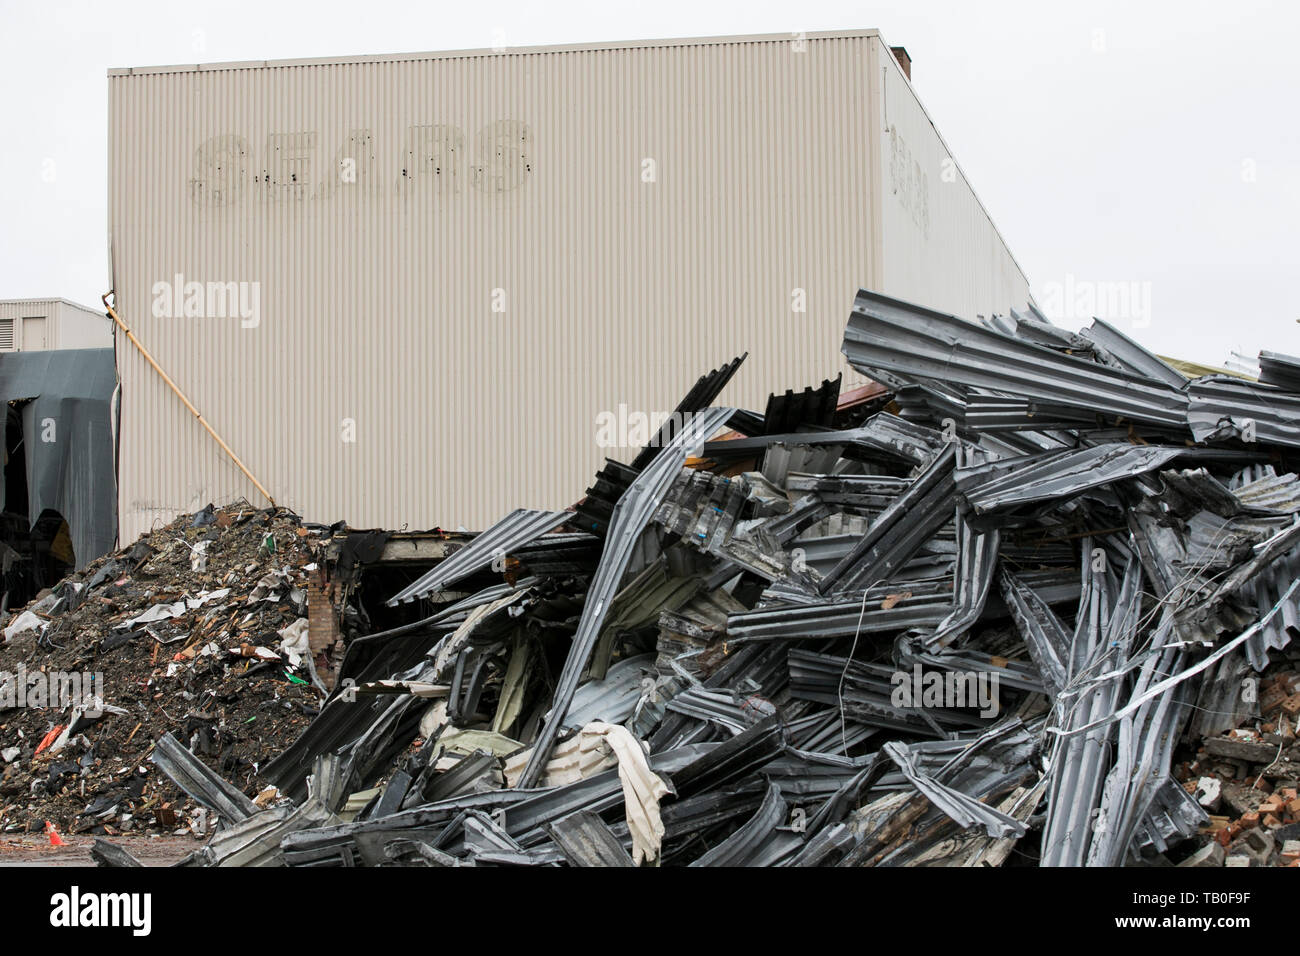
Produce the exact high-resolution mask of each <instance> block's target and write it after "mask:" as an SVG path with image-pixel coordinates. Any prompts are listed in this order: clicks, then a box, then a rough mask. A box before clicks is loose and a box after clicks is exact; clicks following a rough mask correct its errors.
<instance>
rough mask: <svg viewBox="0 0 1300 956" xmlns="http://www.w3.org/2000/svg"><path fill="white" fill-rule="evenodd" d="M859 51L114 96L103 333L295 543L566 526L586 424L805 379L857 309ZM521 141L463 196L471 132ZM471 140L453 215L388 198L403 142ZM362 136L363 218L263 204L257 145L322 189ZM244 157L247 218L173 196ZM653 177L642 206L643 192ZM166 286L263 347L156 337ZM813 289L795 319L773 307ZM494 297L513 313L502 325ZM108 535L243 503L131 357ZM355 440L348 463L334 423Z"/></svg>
mask: <svg viewBox="0 0 1300 956" xmlns="http://www.w3.org/2000/svg"><path fill="white" fill-rule="evenodd" d="M873 42H875V41H874V39H873V37H872V36H871V35H870V34H863V35H857V36H845V37H828V38H813V37H810V38H809V39H808V41H807V51H806V52H804V53H795V52H794V51H793V50H792V48H791V45H790V43H789V40H788V38H767V39H760V40H753V41H744V42H734V41H718V42H699V43H689V44H679V45H657V46H656V45H646V46H636V45H630V46H620V47H618V48H611V49H583V50H577V51H553V52H539V51H533V50H526V49H519V50H509V51H507V52H504V53H500V54H492V53H486V52H485V53H478V54H467V55H447V56H438V57H422V58H421V57H417V58H410V59H386V60H367V61H359V62H352V63H346V64H343V63H316V64H309V65H292V66H290V65H273V66H263V67H256V68H251V69H250V68H239V69H229V68H227V69H223V68H221V67H220V66H215V67H204V68H202V69H201V70H197V71H194V70H190V71H181V72H137V73H120V72H115V73H114V74H112V75H111V76H110V79H109V87H110V140H109V143H110V147H109V148H110V163H109V165H110V195H109V207H110V224H111V235H112V239H113V249H114V259H115V269H116V275H115V277H114V281H115V284H116V289H117V296H118V298H117V302H118V306H119V308H118V312H119V314H120V315H121V316H122V318H123V319H124V320H125V321H126V322H127V323H128V325H130V326H131V327H133V328H134V329H135V331H136V332H137V334H138V335H139V336H140V338H141V339H142V341H143V342H144V343H145V345H146V346H147V347H148V348H150V349H151V350H152V351H153V352H154V354H155V357H156V358H157V359H158V361H159V363H160V364H161V365H162V366H163V367H164V368H165V369H167V370H168V372H169V373H170V374H171V375H172V376H173V377H174V378H175V380H176V381H177V382H178V384H180V386H181V387H182V388H183V389H185V390H186V391H187V392H188V393H189V395H190V397H191V399H192V400H193V401H194V403H195V405H196V406H197V407H198V408H199V409H200V411H201V412H202V413H203V414H204V416H205V417H206V418H207V419H208V420H209V421H210V422H211V423H212V424H213V426H214V427H215V428H216V429H217V431H218V432H220V433H221V434H222V435H223V436H224V437H225V438H226V440H227V441H228V442H229V443H230V444H231V446H232V447H233V448H234V449H235V450H236V452H237V453H238V454H239V455H240V456H241V457H242V458H243V459H244V461H245V462H246V463H247V464H248V465H249V467H250V468H251V470H252V471H253V472H254V474H256V475H257V476H258V477H259V479H261V481H262V482H263V483H264V484H266V485H267V487H268V488H269V489H270V490H271V491H272V493H273V494H275V495H276V496H277V500H278V501H280V502H281V503H283V504H285V505H288V506H290V507H293V508H294V509H295V510H298V511H299V512H301V513H303V514H304V515H306V516H308V517H309V518H311V519H312V520H320V521H333V520H335V519H338V518H346V519H347V520H348V521H350V522H351V523H353V524H354V525H356V526H386V527H397V526H402V525H407V526H410V527H416V528H418V527H430V526H433V525H442V526H444V527H448V528H452V527H456V526H457V525H464V526H466V527H468V528H471V529H480V528H484V527H486V526H487V525H489V524H490V523H491V522H492V521H494V520H495V519H496V518H498V517H500V516H501V515H502V514H505V513H506V512H507V511H509V510H510V509H511V508H515V507H540V508H554V507H563V506H566V505H568V504H570V503H572V502H573V501H574V500H576V499H577V498H578V497H580V496H581V495H582V492H583V489H585V488H586V487H587V485H588V484H589V482H590V480H591V477H592V475H593V474H594V472H595V471H596V470H597V469H598V468H599V466H600V464H601V462H602V459H603V458H604V457H605V454H606V453H607V452H608V453H609V454H610V455H611V457H617V458H620V459H622V460H625V461H626V460H629V459H630V458H631V456H632V455H633V454H634V453H635V451H636V449H635V448H622V449H616V450H606V449H602V448H600V447H598V445H597V442H596V416H597V414H598V413H600V412H617V410H618V407H619V405H620V403H622V404H625V405H627V407H628V408H629V409H631V410H644V411H647V412H650V411H656V410H658V411H665V412H666V411H668V410H670V409H671V408H672V407H673V405H674V404H675V403H676V402H677V400H678V399H679V398H680V396H681V395H682V394H683V393H684V392H685V391H686V389H688V388H689V387H690V385H691V384H692V383H693V382H694V381H695V379H696V378H697V377H698V376H699V375H700V374H701V373H703V372H704V371H706V370H707V369H709V368H713V367H716V366H717V365H719V364H721V363H722V362H724V361H726V360H728V359H730V358H731V357H732V356H733V355H736V354H739V353H740V352H743V351H746V350H748V351H749V352H750V358H749V361H748V362H747V363H746V366H745V367H744V368H743V369H742V371H741V374H740V375H738V376H737V378H736V380H735V381H734V382H733V383H732V384H731V386H730V389H729V391H728V392H727V393H726V394H725V395H724V396H723V398H724V399H725V400H726V401H727V403H728V404H740V405H746V406H750V407H758V408H761V407H762V404H763V401H764V399H765V397H766V395H767V393H768V391H770V390H773V389H782V390H783V389H785V388H787V387H790V386H801V385H803V384H813V385H815V384H816V383H817V382H819V381H820V380H821V379H823V378H826V377H833V376H834V375H836V374H837V373H839V372H840V371H841V370H845V369H846V367H845V366H844V364H843V362H842V358H841V356H840V354H839V340H840V335H841V333H842V330H843V326H844V321H845V318H846V317H847V315H848V313H849V310H850V308H851V305H852V299H853V295H854V292H855V290H856V289H857V288H858V287H859V286H861V285H864V284H865V285H871V284H872V282H873V280H874V278H875V277H874V276H873V275H871V274H870V273H871V268H870V263H871V248H870V246H871V244H872V241H871V240H872V236H873V235H875V234H876V233H877V231H878V229H879V228H880V227H879V225H878V224H877V223H876V222H874V221H873V217H872V207H873V205H874V204H873V203H872V201H871V197H872V195H873V190H872V188H871V183H872V176H871V164H872V162H873V161H875V159H874V157H875V156H876V153H875V150H876V148H877V145H876V144H877V139H878V138H877V137H874V136H873V129H872V126H873V122H872V116H873V115H874V104H873V103H872V97H871V95H870V91H871V89H872V88H873V84H872V83H871V77H870V70H869V69H868V67H867V63H868V61H869V58H870V57H871V56H873V54H872V52H871V44H872V43H873ZM512 119H513V120H519V121H523V122H526V123H527V124H528V126H529V127H530V129H531V132H532V136H533V141H532V144H531V150H532V171H531V173H529V174H528V177H527V180H526V181H525V182H524V183H523V184H522V186H520V188H518V189H515V190H513V191H509V192H504V193H494V194H484V193H481V192H479V191H477V190H475V189H474V188H473V187H472V186H471V185H470V184H469V182H467V181H466V180H468V178H469V175H468V173H469V170H468V167H469V165H470V164H472V163H474V162H477V161H478V160H477V157H476V156H475V155H474V154H475V152H476V149H477V143H476V136H477V134H478V131H479V130H480V129H481V128H482V127H483V126H484V125H485V124H486V123H489V122H491V121H494V120H512ZM436 123H442V124H453V125H455V126H457V127H459V128H460V129H461V130H463V131H464V134H465V150H466V151H467V152H468V153H469V154H470V155H469V157H468V158H467V161H466V162H465V164H464V168H463V171H462V175H461V180H462V181H461V183H460V186H459V192H449V193H445V194H442V195H431V196H424V197H413V196H407V195H403V194H402V193H401V192H400V188H399V181H400V175H399V171H400V170H401V169H402V168H403V165H404V163H405V159H404V156H403V146H404V144H405V135H406V128H407V127H408V126H411V125H416V124H436ZM358 128H367V129H369V130H371V131H372V133H373V143H374V154H375V165H376V170H377V172H378V174H379V177H380V183H379V187H378V188H377V190H376V191H375V192H374V193H364V192H362V191H361V190H360V189H359V187H357V186H353V187H347V189H348V190H349V191H343V190H342V189H341V190H340V191H339V192H337V193H335V194H333V195H329V196H326V195H323V194H322V195H318V196H317V197H316V198H310V199H305V200H302V201H298V202H289V201H286V202H279V201H273V200H268V199H265V198H261V197H260V196H259V193H260V192H261V186H262V184H261V183H254V182H253V181H252V180H253V177H254V176H255V175H256V176H259V177H260V175H261V174H262V171H263V170H264V169H266V168H267V167H268V159H267V153H268V150H267V138H268V136H269V135H270V134H273V133H302V132H310V133H315V134H316V147H315V152H314V155H313V161H314V173H313V179H314V181H315V182H316V186H314V187H313V190H316V191H319V190H318V186H319V183H320V181H321V178H322V176H323V173H324V170H325V168H326V166H327V165H332V164H333V160H334V157H335V152H336V150H337V149H338V148H339V147H340V145H341V144H342V143H343V142H344V141H345V138H346V137H347V135H348V133H349V131H351V130H353V129H358ZM225 134H238V135H241V136H243V137H245V139H246V140H247V147H248V158H247V161H248V175H247V181H246V182H245V185H244V190H245V192H244V198H243V199H242V200H241V201H240V202H238V203H236V204H234V205H233V206H229V207H216V208H214V207H203V206H198V205H196V204H195V203H194V202H192V201H191V199H190V198H189V195H188V182H189V180H190V179H191V178H193V177H194V169H193V167H194V157H195V151H196V149H197V148H198V147H199V145H200V144H201V143H203V142H204V141H205V140H207V139H209V138H210V137H214V136H218V135H225ZM644 157H653V158H654V159H655V160H656V161H657V163H658V182H656V183H654V184H643V183H642V182H641V179H640V163H641V160H642V159H643V158H644ZM177 272H180V273H182V274H184V275H185V276H186V277H187V278H188V279H196V280H200V281H208V280H213V281H236V282H238V281H249V282H258V283H260V299H261V301H260V306H261V324H260V326H259V327H258V328H255V329H243V328H241V327H240V325H239V322H238V320H229V319H176V318H170V319H169V318H155V317H154V316H153V315H152V313H151V311H150V306H151V302H152V293H151V289H152V287H153V284H154V283H155V282H156V281H158V280H160V279H169V278H170V277H171V276H172V275H174V274H175V273H177ZM795 287H800V288H804V289H806V290H807V300H808V312H807V314H805V315H798V314H793V313H792V312H791V309H790V302H791V298H790V295H791V290H792V289H793V288H795ZM494 288H502V289H505V290H506V294H507V297H508V298H507V308H508V311H507V312H506V313H505V314H504V315H499V314H494V313H493V312H492V311H491V295H492V290H493V289H494ZM118 354H119V364H120V368H121V376H122V380H123V398H122V437H121V443H122V447H121V479H122V480H121V492H120V504H121V515H120V519H121V527H122V539H123V540H126V541H129V540H131V539H132V538H133V537H135V536H136V535H137V534H139V533H140V532H142V531H144V530H147V529H148V528H149V527H150V526H151V525H153V524H156V523H158V522H161V521H165V520H168V519H169V518H170V517H171V516H172V515H173V514H174V513H175V512H177V511H181V510H191V509H194V508H198V507H202V506H203V505H204V504H206V503H207V502H208V501H210V500H215V501H221V500H225V499H228V498H231V497H234V496H241V495H242V496H247V497H248V498H249V499H250V500H253V499H255V491H254V489H253V488H252V487H251V486H250V485H249V484H248V483H247V482H246V481H245V480H244V479H243V476H242V475H240V474H239V473H238V471H237V470H236V469H235V467H234V466H233V464H231V463H230V462H229V461H228V460H227V459H225V458H224V456H222V455H221V453H220V451H219V450H218V449H217V447H216V445H215V443H213V442H212V441H211V439H209V438H208V437H207V435H206V434H205V433H204V432H203V431H202V429H201V428H200V427H199V426H198V424H197V423H196V422H193V421H191V420H190V417H191V416H189V414H188V413H187V412H186V411H185V410H184V408H183V407H182V406H181V404H180V402H179V401H177V400H176V398H175V397H174V396H173V395H171V394H170V392H169V391H168V390H167V389H166V388H165V386H163V384H162V383H161V381H160V380H159V379H158V377H157V375H156V374H155V373H154V372H153V371H152V370H151V369H150V368H148V366H147V364H146V363H145V362H144V361H143V359H141V358H140V356H139V355H138V354H137V353H136V352H135V350H134V349H133V348H132V347H131V346H129V344H126V345H123V346H122V347H121V348H119V350H118ZM343 418H352V419H355V421H356V428H357V431H356V442H355V443H354V444H345V443H343V442H342V441H340V420H341V419H343Z"/></svg>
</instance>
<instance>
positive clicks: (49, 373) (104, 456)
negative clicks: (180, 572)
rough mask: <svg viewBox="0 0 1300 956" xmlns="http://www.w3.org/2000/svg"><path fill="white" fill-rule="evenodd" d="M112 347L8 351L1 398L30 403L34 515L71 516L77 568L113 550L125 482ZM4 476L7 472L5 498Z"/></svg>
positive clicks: (0, 365)
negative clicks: (118, 472) (117, 454)
mask: <svg viewBox="0 0 1300 956" xmlns="http://www.w3.org/2000/svg"><path fill="white" fill-rule="evenodd" d="M116 386H117V368H116V366H115V364H114V360H113V350H112V349H51V350H48V351H40V352H6V353H3V354H0V399H3V400H4V401H5V402H24V403H25V404H23V405H22V408H21V412H22V417H23V434H24V436H25V438H24V448H25V449H26V455H27V489H28V502H29V508H28V514H29V515H30V517H31V521H32V522H35V521H36V519H37V518H39V517H40V515H41V512H43V511H45V510H46V509H47V508H50V509H53V510H55V511H57V512H58V513H59V514H61V515H63V517H64V519H65V520H66V521H67V522H68V529H69V532H70V533H71V535H72V547H73V549H74V550H75V551H76V557H77V566H78V567H79V568H80V567H84V566H85V565H86V564H87V563H88V562H90V561H93V560H94V559H95V558H97V557H99V556H100V555H101V554H106V553H107V552H109V551H111V550H112V549H113V545H114V542H115V540H116V538H117V480H116V477H115V474H114V454H113V417H112V416H113V412H112V407H113V390H114V388H116ZM3 482H4V475H3V473H2V472H0V500H3V493H4V487H3Z"/></svg>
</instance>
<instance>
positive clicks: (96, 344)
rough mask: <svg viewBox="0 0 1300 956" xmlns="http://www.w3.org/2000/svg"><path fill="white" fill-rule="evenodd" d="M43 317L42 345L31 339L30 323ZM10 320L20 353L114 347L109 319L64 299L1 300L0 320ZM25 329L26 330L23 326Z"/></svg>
mask: <svg viewBox="0 0 1300 956" xmlns="http://www.w3.org/2000/svg"><path fill="white" fill-rule="evenodd" d="M37 317H43V318H44V319H45V321H44V323H43V332H44V335H43V338H44V344H43V345H42V344H41V343H38V342H33V341H32V340H31V328H30V321H29V320H31V319H33V318H37ZM4 320H12V322H13V330H14V344H15V346H16V348H17V350H19V351H33V350H39V349H41V348H46V349H107V348H112V346H113V330H112V323H111V320H110V319H109V318H108V317H107V316H106V315H104V314H103V313H97V312H94V311H92V310H90V309H87V308H86V307H85V306H80V305H77V304H76V303H75V302H69V301H67V300H66V299H7V300H4V301H0V321H4ZM24 326H28V327H26V328H25V327H24Z"/></svg>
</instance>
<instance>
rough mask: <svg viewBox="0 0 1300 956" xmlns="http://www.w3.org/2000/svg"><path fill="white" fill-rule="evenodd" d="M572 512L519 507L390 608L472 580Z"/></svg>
mask: <svg viewBox="0 0 1300 956" xmlns="http://www.w3.org/2000/svg"><path fill="white" fill-rule="evenodd" d="M571 516H572V515H571V513H570V512H568V511H534V510H531V509H528V508H518V509H516V510H515V511H512V512H510V514H508V515H506V516H505V517H504V518H502V519H501V520H500V521H498V522H497V523H496V524H494V525H493V526H492V527H490V528H488V529H487V530H486V531H484V532H483V533H482V534H479V535H477V536H475V538H474V540H473V541H471V542H470V543H469V544H467V545H465V547H463V548H461V549H460V550H459V551H457V552H456V553H455V554H453V555H452V556H451V557H449V558H447V559H445V560H444V561H442V562H441V563H440V564H438V565H437V566H436V567H435V568H434V569H433V570H432V571H430V572H429V573H428V574H425V575H423V576H422V577H421V578H419V579H418V580H417V581H415V582H413V583H412V584H410V585H409V586H407V587H405V588H403V589H402V590H401V591H398V592H397V593H396V594H394V595H393V596H392V597H391V598H389V599H388V602H387V603H388V606H389V607H392V606H393V605H395V604H398V603H403V602H409V601H414V600H416V599H417V598H423V597H428V596H429V595H430V594H433V593H434V592H436V591H441V590H442V589H443V588H445V587H447V586H448V585H451V584H455V583H456V582H457V581H460V580H462V579H463V578H467V577H469V576H470V575H471V574H473V573H474V572H476V571H481V570H483V569H484V568H486V567H488V566H490V565H491V564H492V562H493V561H498V562H501V561H503V560H504V559H505V558H506V557H508V556H509V555H511V554H513V553H514V552H515V550H517V549H518V548H521V547H523V546H524V545H527V544H531V543H532V542H533V541H536V540H537V539H538V538H540V537H541V536H542V535H544V534H546V533H547V532H548V531H554V530H555V529H556V528H558V527H559V526H560V525H562V524H564V522H565V521H567V520H568V519H569V518H570V517H571Z"/></svg>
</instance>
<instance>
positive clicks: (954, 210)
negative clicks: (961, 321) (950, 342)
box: [874, 53, 1030, 319]
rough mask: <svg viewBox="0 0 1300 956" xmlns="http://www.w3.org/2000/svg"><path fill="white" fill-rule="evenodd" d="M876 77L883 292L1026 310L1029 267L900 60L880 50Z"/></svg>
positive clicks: (953, 304)
mask: <svg viewBox="0 0 1300 956" xmlns="http://www.w3.org/2000/svg"><path fill="white" fill-rule="evenodd" d="M920 68H922V69H924V64H921V65H920ZM874 75H875V76H876V77H877V79H878V83H877V84H876V89H877V98H878V101H879V102H880V103H881V104H882V105H881V107H880V115H881V120H882V130H883V133H882V135H881V137H880V138H879V140H878V141H877V150H878V155H879V157H880V166H881V176H880V179H879V180H878V182H879V186H880V193H879V194H878V202H877V207H878V209H879V215H880V226H881V233H882V235H883V236H884V237H885V238H884V241H883V242H881V243H880V245H879V247H878V248H879V252H880V254H881V259H880V261H879V264H878V266H879V267H878V271H877V281H878V283H879V291H881V292H884V293H885V294H887V295H892V296H895V297H897V298H900V299H906V300H908V301H911V302H916V303H918V304H920V305H924V306H928V307H929V308H932V309H938V310H939V311H941V312H948V313H951V314H953V315H959V316H962V317H964V318H970V319H973V318H975V316H976V315H985V316H988V315H992V314H993V313H995V312H1000V313H1003V314H1005V313H1006V312H1007V309H1008V308H1009V307H1013V306H1014V307H1015V308H1023V307H1024V306H1025V304H1026V303H1027V302H1029V301H1030V290H1029V283H1028V281H1027V280H1026V278H1025V276H1024V273H1022V272H1021V271H1020V267H1019V266H1018V265H1017V264H1016V261H1015V259H1014V258H1013V257H1012V255H1011V252H1010V250H1008V248H1007V244H1006V242H1005V241H1004V240H1003V238H1002V236H1001V235H1000V234H999V233H998V231H997V229H996V228H995V226H994V224H993V222H992V220H991V219H990V218H989V215H988V213H987V212H986V211H985V209H984V207H983V206H982V205H981V204H980V201H979V198H978V197H977V196H976V194H975V192H974V191H973V189H972V188H971V185H970V184H969V183H968V182H967V180H966V177H965V175H964V174H963V172H962V170H961V168H960V167H959V166H958V165H957V163H956V161H955V160H954V158H953V156H952V154H951V153H950V152H949V150H948V147H947V145H946V144H945V143H944V141H943V138H942V137H941V136H940V135H939V132H938V131H937V130H936V129H935V126H934V123H933V122H932V121H931V119H930V117H929V115H928V114H927V113H926V111H925V109H924V108H923V107H922V106H921V104H920V101H919V100H918V99H917V97H916V94H915V92H913V90H912V86H911V84H910V82H909V81H908V80H907V78H906V77H905V76H904V75H903V71H902V70H901V69H900V68H899V65H898V61H897V60H895V59H894V57H893V56H892V55H888V54H887V53H886V54H885V55H882V56H879V57H878V64H877V68H876V70H875V73H874Z"/></svg>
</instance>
